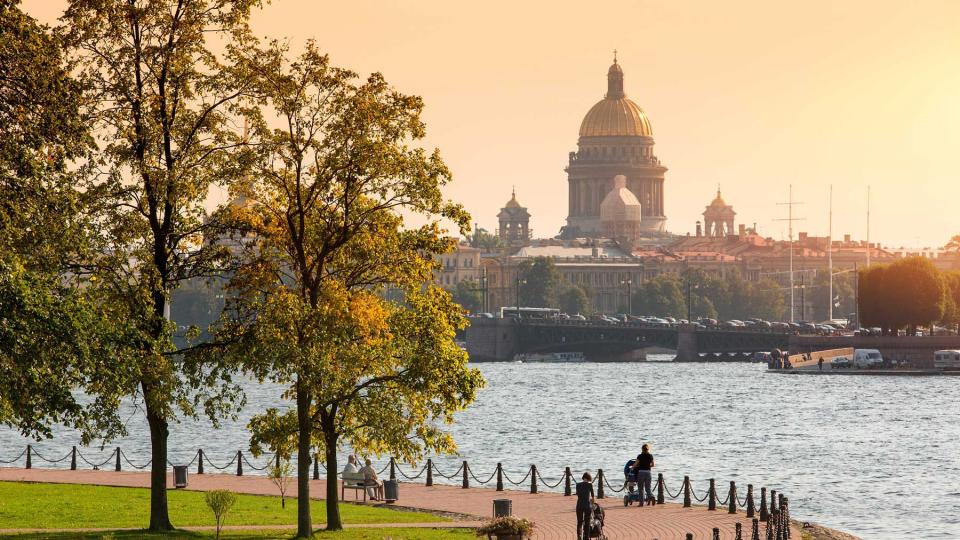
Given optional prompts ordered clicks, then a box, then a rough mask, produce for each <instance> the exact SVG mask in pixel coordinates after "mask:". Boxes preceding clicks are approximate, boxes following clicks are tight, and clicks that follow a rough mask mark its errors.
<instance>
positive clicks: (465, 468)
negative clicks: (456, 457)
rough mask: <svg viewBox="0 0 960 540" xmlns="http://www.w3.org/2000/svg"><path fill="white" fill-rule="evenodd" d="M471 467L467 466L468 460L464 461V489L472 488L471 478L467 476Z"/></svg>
mask: <svg viewBox="0 0 960 540" xmlns="http://www.w3.org/2000/svg"><path fill="white" fill-rule="evenodd" d="M468 468H469V465H467V460H463V489H467V488H468V487H470V478H469V477H468V476H467V475H468V474H469V471H468Z"/></svg>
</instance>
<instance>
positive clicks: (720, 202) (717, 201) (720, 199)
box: [710, 187, 727, 208]
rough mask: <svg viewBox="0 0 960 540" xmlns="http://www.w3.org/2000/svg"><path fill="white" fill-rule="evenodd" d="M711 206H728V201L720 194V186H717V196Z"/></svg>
mask: <svg viewBox="0 0 960 540" xmlns="http://www.w3.org/2000/svg"><path fill="white" fill-rule="evenodd" d="M710 206H712V207H714V208H716V207H719V206H727V202H726V201H724V200H723V197H721V196H720V188H719V187H718V188H717V198H716V199H714V200H713V201H712V202H711V203H710Z"/></svg>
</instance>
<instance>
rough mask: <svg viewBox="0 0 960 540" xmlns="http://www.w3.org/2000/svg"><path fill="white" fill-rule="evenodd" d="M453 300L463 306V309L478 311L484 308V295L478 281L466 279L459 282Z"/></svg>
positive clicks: (472, 311)
mask: <svg viewBox="0 0 960 540" xmlns="http://www.w3.org/2000/svg"><path fill="white" fill-rule="evenodd" d="M453 301H454V302H456V303H458V304H460V305H461V306H463V309H465V310H467V311H469V312H471V313H477V312H479V311H480V310H482V309H483V295H482V294H481V290H480V285H479V284H478V283H477V282H476V281H472V280H464V281H461V282H460V283H457V286H456V288H454V290H453Z"/></svg>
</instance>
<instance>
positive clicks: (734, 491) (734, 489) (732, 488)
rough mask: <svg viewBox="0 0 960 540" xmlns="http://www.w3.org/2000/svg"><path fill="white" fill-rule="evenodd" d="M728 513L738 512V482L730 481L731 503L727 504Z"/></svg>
mask: <svg viewBox="0 0 960 540" xmlns="http://www.w3.org/2000/svg"><path fill="white" fill-rule="evenodd" d="M727 513H728V514H736V513H737V483H736V482H734V481H733V480H731V481H730V504H728V505H727Z"/></svg>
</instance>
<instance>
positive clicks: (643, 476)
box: [633, 444, 657, 505]
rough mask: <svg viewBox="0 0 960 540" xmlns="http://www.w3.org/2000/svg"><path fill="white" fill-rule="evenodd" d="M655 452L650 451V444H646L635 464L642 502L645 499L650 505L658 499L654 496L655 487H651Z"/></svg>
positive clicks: (641, 502)
mask: <svg viewBox="0 0 960 540" xmlns="http://www.w3.org/2000/svg"><path fill="white" fill-rule="evenodd" d="M653 465H654V463H653V454H651V453H650V445H648V444H644V445H643V446H642V447H641V448H640V454H639V455H638V456H637V460H636V462H635V463H634V464H633V467H634V471H635V473H636V476H637V487H638V490H639V491H640V504H641V505H642V504H643V501H644V499H646V501H647V503H648V504H650V505H654V504H657V499H656V498H654V496H653V489H651V486H650V482H651V480H652V479H653V473H652V469H653Z"/></svg>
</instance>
